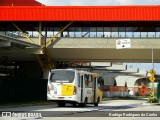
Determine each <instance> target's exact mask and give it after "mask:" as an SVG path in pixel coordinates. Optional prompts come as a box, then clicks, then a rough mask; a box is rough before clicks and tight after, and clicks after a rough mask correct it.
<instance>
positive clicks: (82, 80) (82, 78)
mask: <svg viewBox="0 0 160 120" xmlns="http://www.w3.org/2000/svg"><path fill="white" fill-rule="evenodd" d="M80 81H81V85H80V86H81V102H83V96H84V95H83V91H84V89H83V86H84V85H83V82H84V75H82V76H81V79H80Z"/></svg>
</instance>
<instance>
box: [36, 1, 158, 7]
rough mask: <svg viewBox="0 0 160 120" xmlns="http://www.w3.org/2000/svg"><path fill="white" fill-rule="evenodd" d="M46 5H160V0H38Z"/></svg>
mask: <svg viewBox="0 0 160 120" xmlns="http://www.w3.org/2000/svg"><path fill="white" fill-rule="evenodd" d="M36 1H38V2H40V3H42V4H44V5H46V6H54V5H56V6H57V5H58V6H65V5H66V6H67V5H71V6H72V5H83V6H84V5H86V6H87V5H89V6H90V5H91V6H96V5H97V6H98V5H100V6H107V5H109V6H110V5H111V6H116V5H160V0H36Z"/></svg>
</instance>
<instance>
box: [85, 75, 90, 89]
mask: <svg viewBox="0 0 160 120" xmlns="http://www.w3.org/2000/svg"><path fill="white" fill-rule="evenodd" d="M84 81H85V88H87V87H88V83H89V81H88V75H86V74H85V75H84Z"/></svg>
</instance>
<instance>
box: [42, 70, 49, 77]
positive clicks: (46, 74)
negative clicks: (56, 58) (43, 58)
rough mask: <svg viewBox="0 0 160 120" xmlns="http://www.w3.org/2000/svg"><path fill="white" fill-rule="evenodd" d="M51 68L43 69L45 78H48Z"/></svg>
mask: <svg viewBox="0 0 160 120" xmlns="http://www.w3.org/2000/svg"><path fill="white" fill-rule="evenodd" d="M49 71H50V70H49V69H44V70H43V79H48V74H49Z"/></svg>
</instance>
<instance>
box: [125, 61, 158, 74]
mask: <svg viewBox="0 0 160 120" xmlns="http://www.w3.org/2000/svg"><path fill="white" fill-rule="evenodd" d="M124 64H125V65H127V67H128V68H139V70H147V71H148V72H149V71H150V70H151V69H153V68H154V70H155V71H156V74H158V75H160V63H154V64H152V63H124Z"/></svg>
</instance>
